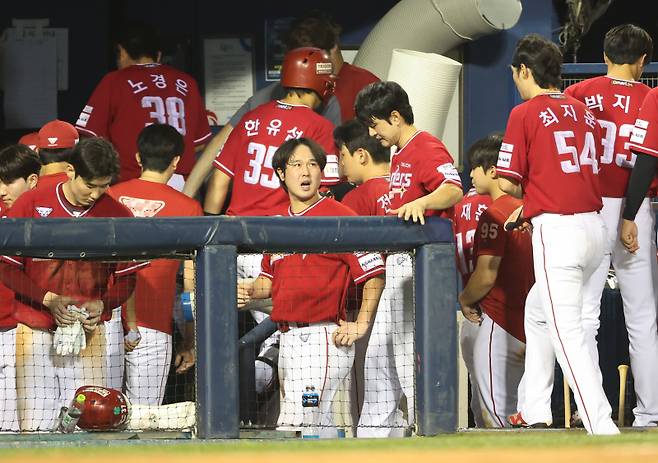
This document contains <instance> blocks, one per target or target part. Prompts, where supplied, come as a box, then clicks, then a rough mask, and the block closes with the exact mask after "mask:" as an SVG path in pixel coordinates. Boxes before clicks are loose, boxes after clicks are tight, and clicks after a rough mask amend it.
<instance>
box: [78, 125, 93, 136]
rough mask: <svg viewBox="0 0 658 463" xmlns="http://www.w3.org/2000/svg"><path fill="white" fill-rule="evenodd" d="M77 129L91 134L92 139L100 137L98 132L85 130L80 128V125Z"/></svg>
mask: <svg viewBox="0 0 658 463" xmlns="http://www.w3.org/2000/svg"><path fill="white" fill-rule="evenodd" d="M75 128H76V129H78V130H81V131H83V132H87V133H88V134H90V135H91V136H92V137H98V135H97V134H96V132H92V131H91V130H89V129H85V128H84V127H80V126H79V125H76V126H75Z"/></svg>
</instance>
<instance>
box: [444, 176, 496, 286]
mask: <svg viewBox="0 0 658 463" xmlns="http://www.w3.org/2000/svg"><path fill="white" fill-rule="evenodd" d="M490 204H491V196H489V195H480V194H478V193H477V191H475V188H471V189H470V190H469V191H468V193H466V194H465V195H464V197H463V198H462V200H461V201H460V202H459V203H457V205H455V208H454V215H453V217H452V227H453V232H454V233H455V247H456V249H455V251H456V253H457V270H459V273H460V274H461V276H462V282H463V283H464V286H466V283H468V279H469V278H470V277H471V274H472V273H473V270H474V269H475V260H474V255H473V244H474V241H475V230H476V229H477V226H478V221H479V220H480V216H481V215H482V213H483V212H484V211H485V210H486V209H487V207H489V205H490Z"/></svg>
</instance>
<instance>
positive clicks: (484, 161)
mask: <svg viewBox="0 0 658 463" xmlns="http://www.w3.org/2000/svg"><path fill="white" fill-rule="evenodd" d="M502 143H503V134H502V133H500V132H494V133H491V134H489V135H487V136H486V137H484V138H480V139H479V140H477V141H476V142H475V143H473V144H472V145H471V147H470V148H469V149H468V153H467V154H466V156H467V158H468V160H469V162H470V164H471V169H476V168H478V167H482V169H483V170H484V171H487V170H489V169H490V168H491V167H493V166H495V165H496V163H497V162H498V152H499V151H500V145H501V144H502Z"/></svg>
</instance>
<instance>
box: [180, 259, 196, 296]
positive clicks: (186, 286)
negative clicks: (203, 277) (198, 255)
mask: <svg viewBox="0 0 658 463" xmlns="http://www.w3.org/2000/svg"><path fill="white" fill-rule="evenodd" d="M194 284H195V281H194V261H193V260H191V259H190V260H186V261H185V262H184V263H183V291H189V292H194V288H195V285H194Z"/></svg>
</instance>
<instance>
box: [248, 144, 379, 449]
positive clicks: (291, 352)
mask: <svg viewBox="0 0 658 463" xmlns="http://www.w3.org/2000/svg"><path fill="white" fill-rule="evenodd" d="M325 162H326V161H325V154H324V152H323V150H322V148H321V147H320V146H319V145H318V144H317V143H315V142H314V141H313V140H310V139H307V138H299V139H291V140H288V141H286V142H285V143H283V144H282V145H281V147H280V148H279V149H278V150H277V151H276V153H275V155H274V158H273V161H272V165H273V166H274V168H275V169H276V172H277V175H278V176H279V178H280V180H281V182H282V185H283V186H284V188H285V189H286V191H287V192H288V195H289V198H290V203H289V205H288V207H287V208H286V209H283V210H281V213H282V214H283V215H286V216H291V217H313V216H346V215H347V216H349V215H355V213H354V212H353V211H352V210H351V209H349V208H347V207H346V206H343V205H342V204H340V203H338V202H336V201H334V200H333V199H331V198H327V197H322V196H320V193H319V188H320V178H321V172H322V169H323V168H324V163H325ZM383 273H384V262H383V259H382V257H381V255H379V254H377V253H365V254H364V253H354V254H271V255H270V254H267V255H265V257H264V259H263V264H262V272H261V275H260V276H259V277H258V279H256V281H255V282H254V283H251V284H241V285H238V305H239V306H241V305H243V304H244V303H246V302H247V301H249V300H250V299H262V298H267V297H270V296H271V297H272V300H273V310H272V315H271V317H272V320H274V321H276V322H277V323H278V324H279V330H280V331H281V340H280V343H281V345H280V351H279V380H280V381H281V413H280V414H279V420H278V422H279V425H281V426H286V425H292V426H300V425H313V426H321V427H322V431H321V435H322V436H323V437H336V435H337V432H336V428H335V420H334V414H333V412H332V405H333V399H334V395H335V393H336V391H337V389H338V388H339V386H340V385H341V383H342V382H343V380H344V379H345V378H346V377H347V375H349V373H350V371H351V368H352V364H353V361H354V342H355V341H357V340H358V339H360V338H362V337H363V336H364V335H365V334H366V332H367V331H368V328H369V326H370V324H371V323H372V320H373V317H374V315H375V312H376V309H377V304H378V302H379V298H380V295H381V292H382V290H383V287H384V281H383V278H382V274H383ZM350 280H353V281H354V282H355V283H357V284H358V283H362V282H364V288H363V295H364V297H363V303H362V305H361V308H360V310H359V314H358V316H357V318H356V321H354V322H347V321H345V298H346V293H347V288H348V285H349V281H350ZM304 281H306V282H307V283H308V284H301V283H300V282H304ZM295 282H296V283H295ZM310 385H312V386H314V387H315V388H316V390H317V391H318V393H319V396H320V403H319V414H318V415H319V416H317V415H316V416H314V418H313V422H312V423H308V422H304V421H303V410H302V403H301V398H302V394H303V392H304V388H305V387H306V386H310Z"/></svg>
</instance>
